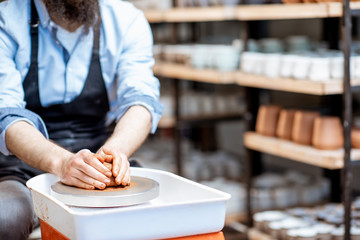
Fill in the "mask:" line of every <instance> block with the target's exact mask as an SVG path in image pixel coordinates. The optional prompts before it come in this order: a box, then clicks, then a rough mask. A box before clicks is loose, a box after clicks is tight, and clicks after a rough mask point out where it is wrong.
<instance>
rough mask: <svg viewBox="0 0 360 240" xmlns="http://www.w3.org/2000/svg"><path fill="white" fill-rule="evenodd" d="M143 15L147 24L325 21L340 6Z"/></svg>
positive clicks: (339, 13) (175, 10) (278, 6)
mask: <svg viewBox="0 0 360 240" xmlns="http://www.w3.org/2000/svg"><path fill="white" fill-rule="evenodd" d="M350 7H351V9H360V3H359V2H351V3H350ZM144 14H145V16H146V18H147V19H148V21H149V22H150V23H159V22H208V21H227V20H240V21H251V20H280V19H308V18H328V17H340V16H342V4H341V2H327V3H298V4H261V5H238V6H220V7H216V6H215V7H190V8H172V9H169V10H145V11H144Z"/></svg>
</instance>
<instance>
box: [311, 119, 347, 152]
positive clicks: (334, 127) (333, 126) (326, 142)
mask: <svg viewBox="0 0 360 240" xmlns="http://www.w3.org/2000/svg"><path fill="white" fill-rule="evenodd" d="M312 144H313V146H314V147H315V148H317V149H321V150H336V149H339V148H341V147H342V146H343V145H344V135H343V131H342V126H341V122H340V118H339V117H331V116H321V117H320V116H318V117H316V118H315V120H314V131H313V136H312Z"/></svg>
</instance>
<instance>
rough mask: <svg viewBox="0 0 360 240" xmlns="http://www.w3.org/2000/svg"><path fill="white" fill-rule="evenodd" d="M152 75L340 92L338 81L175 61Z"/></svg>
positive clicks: (156, 68)
mask: <svg viewBox="0 0 360 240" xmlns="http://www.w3.org/2000/svg"><path fill="white" fill-rule="evenodd" d="M153 70H154V73H155V75H158V76H162V77H168V78H178V79H183V80H189V81H197V82H204V83H212V84H233V83H237V84H238V85H240V86H244V87H254V88H264V89H271V90H277V91H285V92H294V93H304V94H312V95H332V94H342V93H343V83H342V81H341V80H334V79H333V80H327V81H312V80H297V79H294V78H268V77H266V76H263V75H256V74H248V73H244V72H241V71H234V72H220V71H217V70H214V69H196V68H193V67H191V66H184V65H181V64H175V63H164V62H157V63H156V64H155V66H154V67H153ZM351 83H352V86H360V79H352V80H351Z"/></svg>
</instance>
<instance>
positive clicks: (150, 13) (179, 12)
mask: <svg viewBox="0 0 360 240" xmlns="http://www.w3.org/2000/svg"><path fill="white" fill-rule="evenodd" d="M236 11H237V8H236V7H189V8H172V9H169V10H165V11H161V10H159V11H156V10H145V11H144V14H145V17H146V18H147V19H148V21H149V22H150V23H159V22H212V21H227V20H236Z"/></svg>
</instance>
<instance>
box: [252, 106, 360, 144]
mask: <svg viewBox="0 0 360 240" xmlns="http://www.w3.org/2000/svg"><path fill="white" fill-rule="evenodd" d="M342 129H343V128H342V125H341V121H340V118H339V117H334V116H321V115H320V113H319V112H317V111H304V110H295V109H283V108H282V107H281V106H277V105H262V106H260V108H259V111H258V117H257V121H256V128H255V130H256V132H257V133H259V134H261V135H263V136H270V137H278V138H280V139H283V140H289V141H293V142H294V143H297V144H301V145H309V146H313V147H315V148H317V149H320V150H336V149H339V148H341V147H342V146H343V145H344V136H343V132H342V131H343V130H342ZM352 142H353V145H354V144H355V145H356V146H357V147H358V148H360V129H356V130H353V132H352Z"/></svg>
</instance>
